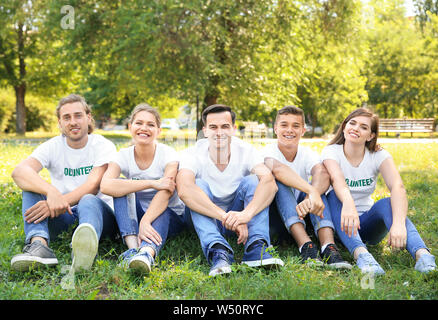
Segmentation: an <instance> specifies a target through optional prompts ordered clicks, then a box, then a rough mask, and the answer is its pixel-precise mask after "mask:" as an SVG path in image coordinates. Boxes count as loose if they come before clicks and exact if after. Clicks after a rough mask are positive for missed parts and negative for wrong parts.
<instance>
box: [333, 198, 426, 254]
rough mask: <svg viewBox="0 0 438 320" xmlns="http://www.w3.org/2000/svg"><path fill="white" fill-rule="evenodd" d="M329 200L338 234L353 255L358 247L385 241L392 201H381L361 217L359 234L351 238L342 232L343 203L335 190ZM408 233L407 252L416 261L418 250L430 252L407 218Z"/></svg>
mask: <svg viewBox="0 0 438 320" xmlns="http://www.w3.org/2000/svg"><path fill="white" fill-rule="evenodd" d="M327 199H328V202H329V206H330V210H331V212H332V218H333V223H334V225H335V230H336V234H337V235H338V237H339V239H340V240H341V242H342V243H343V244H344V245H345V247H346V248H347V249H348V251H350V253H351V254H353V252H354V250H356V249H357V248H358V247H366V245H365V244H371V245H375V244H378V243H379V242H380V241H382V240H383V238H384V237H385V236H386V234H387V233H388V231H389V229H390V228H391V226H392V208H391V199H390V198H384V199H380V200H379V201H377V202H376V203H374V205H373V206H372V207H371V208H370V210H368V211H365V212H364V213H363V214H362V215H360V216H359V221H360V229H359V230H358V231H359V232H358V233H357V234H356V236H355V235H352V236H351V237H349V236H348V235H347V234H346V233H345V232H344V231H342V230H341V210H342V202H341V201H339V199H338V198H337V197H336V194H335V191H334V190H332V191H330V192H329V194H328V195H327ZM406 231H407V241H406V250H408V251H409V253H410V254H411V256H412V257H413V258H414V259H415V253H416V252H417V250H418V249H421V248H424V249H427V250H429V249H428V248H427V247H426V245H425V243H424V242H423V240H422V239H421V237H420V234H419V233H418V231H417V229H416V228H415V226H414V224H413V223H412V222H411V220H409V218H406Z"/></svg>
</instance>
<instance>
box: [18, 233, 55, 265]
mask: <svg viewBox="0 0 438 320" xmlns="http://www.w3.org/2000/svg"><path fill="white" fill-rule="evenodd" d="M57 264H58V259H56V256H55V254H54V253H53V250H52V249H50V248H49V247H47V246H45V245H44V244H43V243H42V242H41V241H40V240H35V241H34V242H32V243H30V244H27V245H25V246H24V248H23V253H20V254H17V255H15V256H14V257H12V260H11V267H12V269H14V270H16V271H28V270H29V269H30V268H31V267H32V266H34V267H36V268H38V267H40V266H42V265H46V266H49V267H51V266H55V265H57Z"/></svg>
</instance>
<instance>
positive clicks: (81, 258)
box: [71, 223, 99, 272]
mask: <svg viewBox="0 0 438 320" xmlns="http://www.w3.org/2000/svg"><path fill="white" fill-rule="evenodd" d="M98 243H99V240H98V239H97V234H96V231H95V230H94V227H93V226H92V225H91V224H89V223H82V224H80V225H79V226H78V227H77V228H76V230H75V232H74V233H73V237H72V241H71V246H72V249H73V263H72V268H73V270H74V271H75V272H76V271H80V270H81V269H83V270H90V269H91V266H92V265H93V262H94V258H96V255H97V250H98Z"/></svg>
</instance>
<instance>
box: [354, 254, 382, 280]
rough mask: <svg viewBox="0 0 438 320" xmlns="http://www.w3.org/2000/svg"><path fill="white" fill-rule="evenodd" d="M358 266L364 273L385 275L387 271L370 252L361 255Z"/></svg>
mask: <svg viewBox="0 0 438 320" xmlns="http://www.w3.org/2000/svg"><path fill="white" fill-rule="evenodd" d="M356 264H357V266H358V267H359V269H360V271H362V273H372V274H374V275H383V274H385V271H384V270H383V269H382V267H381V266H380V265H379V263H378V262H377V261H376V259H374V257H373V256H372V255H371V253H369V252H363V253H361V254H359V256H358V257H357V261H356Z"/></svg>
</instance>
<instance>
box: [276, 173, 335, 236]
mask: <svg viewBox="0 0 438 320" xmlns="http://www.w3.org/2000/svg"><path fill="white" fill-rule="evenodd" d="M277 186H278V191H277V194H276V195H275V206H276V208H277V210H271V216H272V215H275V214H276V213H277V214H278V215H279V216H280V218H281V221H282V222H283V224H284V226H285V227H286V230H287V231H288V232H290V227H291V226H292V225H294V224H295V223H302V224H303V225H304V227H305V226H306V223H305V221H304V220H301V219H300V218H299V216H298V213H297V210H296V206H297V205H298V203H300V202H302V201H303V200H304V198H305V197H306V194H305V193H304V192H300V194H299V196H298V199H296V198H295V189H293V188H291V187H288V186H286V185H284V184H282V183H281V182H279V181H277ZM321 199H322V201H323V203H324V205H325V208H324V211H323V215H324V218H320V217H318V216H317V215H314V214H309V218H310V221H311V223H312V225H313V229H314V230H315V235H316V236H318V230H319V229H320V228H325V227H330V228H332V229H333V230H334V229H335V228H334V225H333V222H332V219H331V213H330V209H329V205H328V202H327V198H326V196H325V195H321ZM275 206H273V205H271V207H273V208H274V207H275ZM271 221H272V222H273V224H274V225H273V228H272V229H273V230H278V231H280V228H279V227H278V226H276V225H275V224H276V223H277V222H275V221H278V219H275V217H272V219H271ZM277 224H278V223H277ZM280 232H281V231H280Z"/></svg>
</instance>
